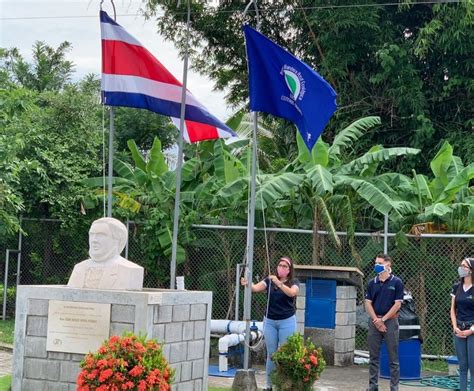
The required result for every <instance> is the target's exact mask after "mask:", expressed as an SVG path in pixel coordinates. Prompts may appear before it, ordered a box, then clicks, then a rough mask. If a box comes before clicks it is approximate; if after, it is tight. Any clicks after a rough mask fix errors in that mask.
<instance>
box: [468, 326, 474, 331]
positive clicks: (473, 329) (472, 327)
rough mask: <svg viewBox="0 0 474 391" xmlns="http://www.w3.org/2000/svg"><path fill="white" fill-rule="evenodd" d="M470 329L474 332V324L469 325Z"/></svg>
mask: <svg viewBox="0 0 474 391" xmlns="http://www.w3.org/2000/svg"><path fill="white" fill-rule="evenodd" d="M469 330H471V331H472V332H473V333H474V324H473V325H472V326H471V327H469Z"/></svg>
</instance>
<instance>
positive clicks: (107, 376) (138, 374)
mask: <svg viewBox="0 0 474 391" xmlns="http://www.w3.org/2000/svg"><path fill="white" fill-rule="evenodd" d="M81 368H82V371H81V372H80V373H79V376H78V377H77V385H78V388H77V391H120V390H132V391H149V390H153V391H155V390H157V391H168V390H171V383H172V381H173V377H174V370H173V369H172V368H170V366H169V365H168V362H167V361H166V359H165V358H164V357H163V352H162V350H161V346H160V345H159V344H158V343H157V342H156V341H155V340H146V339H145V337H141V336H140V337H137V336H135V335H133V334H126V335H124V336H122V337H119V336H112V337H110V339H109V340H108V341H105V342H104V343H103V344H102V345H101V346H100V348H99V349H98V350H97V352H96V353H89V354H88V355H86V357H85V358H84V360H83V361H82V362H81Z"/></svg>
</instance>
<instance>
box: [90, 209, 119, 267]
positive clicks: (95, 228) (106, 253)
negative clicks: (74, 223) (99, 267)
mask: <svg viewBox="0 0 474 391" xmlns="http://www.w3.org/2000/svg"><path fill="white" fill-rule="evenodd" d="M127 236H128V233H127V227H125V225H124V224H123V223H122V222H121V221H119V220H117V219H114V218H112V217H103V218H101V219H98V220H95V221H94V222H93V223H92V225H91V228H90V229H89V256H90V257H91V259H92V260H93V261H96V262H105V261H107V260H109V259H111V258H113V257H115V256H117V255H120V253H121V252H122V251H123V249H124V248H125V244H126V243H127Z"/></svg>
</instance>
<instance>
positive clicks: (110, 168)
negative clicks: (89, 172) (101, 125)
mask: <svg viewBox="0 0 474 391" xmlns="http://www.w3.org/2000/svg"><path fill="white" fill-rule="evenodd" d="M103 2H104V0H102V1H101V2H100V9H101V10H102V4H103ZM110 2H111V3H112V8H113V10H114V20H115V21H116V20H117V12H116V10H115V4H114V1H113V0H110ZM109 110H110V111H109V118H110V121H109V165H108V178H107V217H112V179H113V175H114V108H113V106H110V107H109ZM104 197H105V194H104Z"/></svg>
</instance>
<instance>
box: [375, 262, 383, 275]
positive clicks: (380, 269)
mask: <svg viewBox="0 0 474 391" xmlns="http://www.w3.org/2000/svg"><path fill="white" fill-rule="evenodd" d="M384 271H385V266H384V265H380V264H379V263H377V264H376V265H375V266H374V272H375V273H377V274H380V273H383V272H384Z"/></svg>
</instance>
